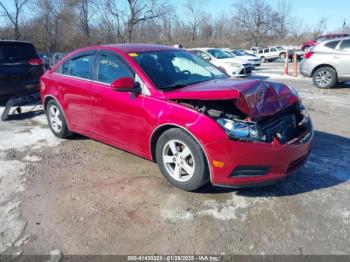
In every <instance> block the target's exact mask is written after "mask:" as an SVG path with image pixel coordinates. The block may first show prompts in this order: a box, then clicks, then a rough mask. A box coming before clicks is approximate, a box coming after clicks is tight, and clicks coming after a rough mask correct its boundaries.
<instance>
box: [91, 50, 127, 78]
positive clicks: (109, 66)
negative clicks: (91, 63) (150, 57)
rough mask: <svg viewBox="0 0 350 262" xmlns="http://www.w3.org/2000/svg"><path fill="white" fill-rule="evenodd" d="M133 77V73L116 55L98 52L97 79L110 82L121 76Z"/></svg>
mask: <svg viewBox="0 0 350 262" xmlns="http://www.w3.org/2000/svg"><path fill="white" fill-rule="evenodd" d="M123 77H131V78H134V76H133V73H132V72H131V71H130V70H129V68H128V67H127V66H126V65H125V63H124V62H123V61H122V60H121V59H120V58H117V57H116V56H111V55H106V54H100V57H99V60H98V64H97V79H96V80H97V81H98V82H102V83H106V84H111V83H112V82H113V81H115V80H117V79H120V78H123Z"/></svg>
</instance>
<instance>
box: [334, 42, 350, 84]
mask: <svg viewBox="0 0 350 262" xmlns="http://www.w3.org/2000/svg"><path fill="white" fill-rule="evenodd" d="M333 58H334V60H335V61H336V65H337V68H336V69H337V73H338V77H339V78H340V79H341V80H349V79H350V39H347V40H343V41H342V42H341V43H340V45H339V47H338V48H337V49H336V51H335V54H333ZM343 78H344V79H343Z"/></svg>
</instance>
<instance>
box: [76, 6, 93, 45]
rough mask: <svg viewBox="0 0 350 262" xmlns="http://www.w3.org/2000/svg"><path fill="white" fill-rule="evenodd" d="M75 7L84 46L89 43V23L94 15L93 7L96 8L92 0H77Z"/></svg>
mask: <svg viewBox="0 0 350 262" xmlns="http://www.w3.org/2000/svg"><path fill="white" fill-rule="evenodd" d="M77 7H78V10H79V19H80V25H81V29H82V32H83V34H84V37H85V42H86V44H89V43H90V34H91V28H90V22H91V20H92V18H93V16H94V14H95V10H93V7H96V1H94V0H79V1H78V3H77Z"/></svg>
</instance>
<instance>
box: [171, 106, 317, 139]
mask: <svg viewBox="0 0 350 262" xmlns="http://www.w3.org/2000/svg"><path fill="white" fill-rule="evenodd" d="M175 102H177V103H179V104H181V105H183V106H186V107H189V108H192V109H194V110H196V111H198V112H200V113H202V114H204V115H207V116H209V117H210V118H212V119H214V120H215V121H216V122H217V123H218V124H219V125H220V126H222V127H223V129H224V130H225V131H226V133H227V134H228V136H229V137H230V138H232V139H237V140H245V141H261V142H267V143H271V142H272V141H273V139H274V138H276V139H277V140H278V141H279V142H280V143H281V144H285V143H287V142H289V141H292V140H293V139H295V138H297V137H300V136H302V135H303V134H305V135H306V134H307V133H309V132H310V131H311V130H312V123H311V120H310V117H309V115H308V113H307V111H306V110H305V108H304V106H303V105H301V104H300V103H295V104H293V105H291V106H289V107H287V108H286V109H284V110H281V111H280V112H277V113H276V114H275V115H273V116H268V117H263V118H259V119H257V118H253V117H250V116H248V115H245V114H244V113H242V112H241V111H240V110H238V109H237V107H236V106H235V101H234V100H220V101H202V100H175Z"/></svg>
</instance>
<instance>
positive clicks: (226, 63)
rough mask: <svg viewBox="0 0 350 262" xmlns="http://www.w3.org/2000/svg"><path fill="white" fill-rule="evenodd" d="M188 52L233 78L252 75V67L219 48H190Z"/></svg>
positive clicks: (247, 62)
mask: <svg viewBox="0 0 350 262" xmlns="http://www.w3.org/2000/svg"><path fill="white" fill-rule="evenodd" d="M188 51H190V52H192V53H193V54H195V55H197V56H200V57H202V58H203V59H205V60H207V61H208V62H210V63H212V64H213V65H215V66H216V67H217V68H219V69H220V70H221V71H223V72H225V73H226V74H228V75H230V76H233V77H246V76H250V75H251V74H252V71H253V69H254V66H253V65H252V64H251V63H250V62H249V61H248V60H246V61H244V60H241V59H237V58H236V57H234V56H233V55H232V54H230V53H226V52H225V51H224V50H221V49H219V48H192V49H189V50H188Z"/></svg>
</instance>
